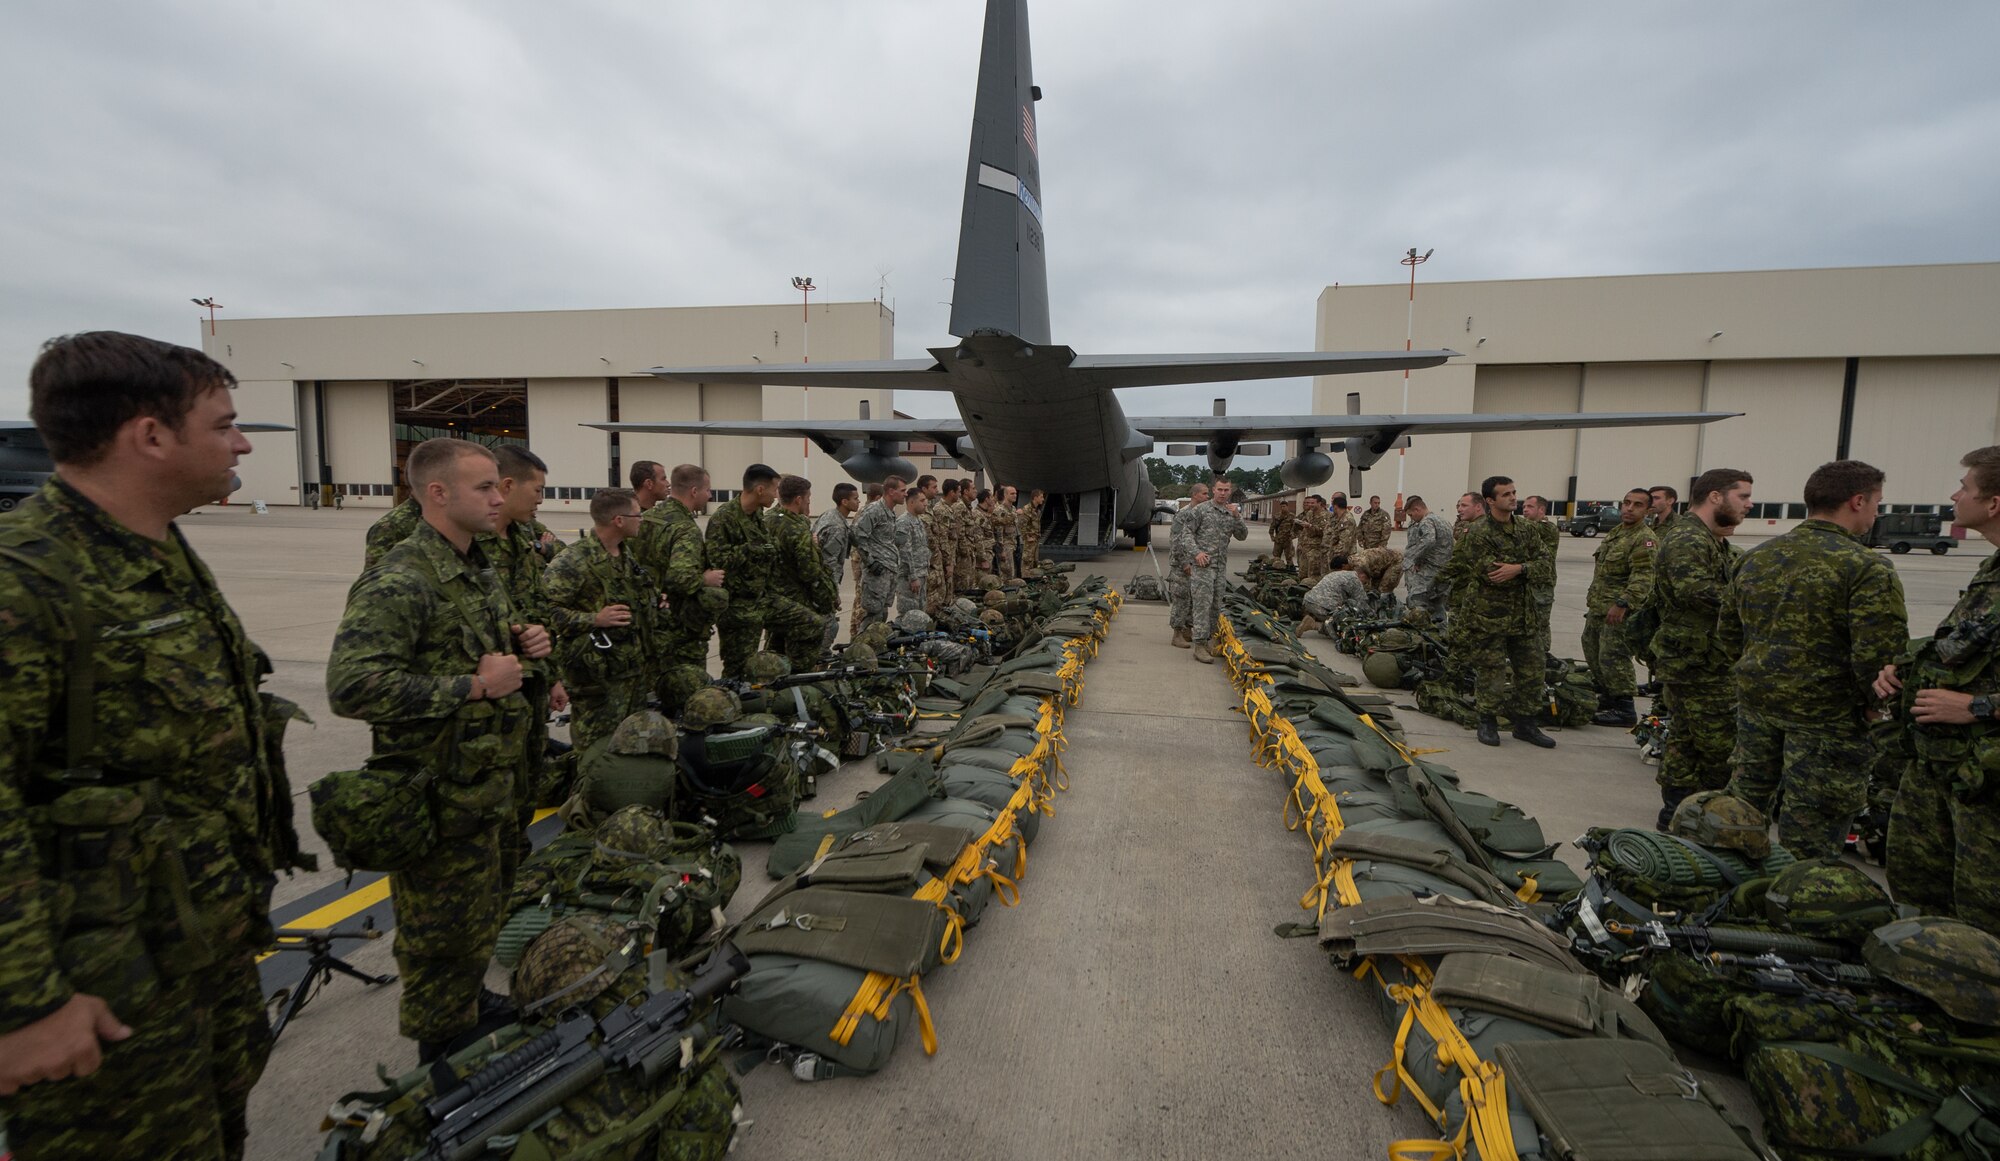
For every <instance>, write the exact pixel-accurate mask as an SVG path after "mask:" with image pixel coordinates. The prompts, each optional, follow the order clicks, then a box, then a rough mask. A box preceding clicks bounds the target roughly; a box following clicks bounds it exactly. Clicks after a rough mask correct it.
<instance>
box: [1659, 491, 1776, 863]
mask: <svg viewBox="0 0 2000 1161" xmlns="http://www.w3.org/2000/svg"><path fill="white" fill-rule="evenodd" d="M1751 483H1752V481H1751V479H1750V473H1748V472H1744V471H1739V470H1737V469H1735V468H1711V469H1709V470H1708V471H1706V472H1703V473H1702V474H1701V478H1700V479H1697V480H1696V481H1695V482H1694V489H1693V491H1692V492H1691V493H1690V495H1691V496H1692V498H1693V503H1692V505H1691V507H1690V508H1689V510H1688V514H1687V516H1686V517H1685V518H1683V519H1679V520H1676V521H1675V522H1674V525H1673V527H1671V528H1669V529H1667V531H1666V532H1665V533H1664V534H1663V535H1662V536H1661V537H1660V546H1659V550H1658V552H1657V553H1656V554H1655V556H1654V559H1653V599H1652V607H1653V609H1654V610H1655V611H1656V613H1657V615H1658V617H1659V622H1660V627H1659V631H1658V632H1657V633H1655V634H1654V636H1653V648H1654V653H1655V656H1654V661H1655V663H1656V664H1655V668H1654V670H1653V672H1654V674H1655V675H1656V676H1657V677H1658V678H1659V680H1660V701H1661V702H1662V703H1663V708H1665V710H1666V711H1667V714H1668V716H1669V717H1670V718H1671V719H1672V722H1673V725H1672V727H1671V728H1670V729H1669V730H1668V731H1667V745H1666V752H1665V753H1664V754H1663V755H1662V756H1661V759H1660V770H1659V774H1658V780H1659V783H1660V799H1661V806H1660V817H1659V820H1658V822H1657V824H1656V828H1657V829H1659V830H1665V829H1666V828H1667V823H1668V821H1669V820H1670V819H1671V818H1672V817H1673V813H1674V808H1675V807H1676V806H1679V805H1680V802H1681V799H1683V798H1686V797H1687V796H1688V795H1690V794H1693V793H1695V792H1696V791H1701V790H1720V789H1722V788H1723V787H1724V786H1727V785H1728V784H1729V777H1730V773H1731V767H1730V751H1731V750H1733V749H1734V748H1735V745H1736V680H1735V678H1734V677H1732V676H1731V675H1730V667H1731V666H1733V665H1735V664H1736V656H1737V655H1736V654H1734V653H1728V652H1725V651H1724V650H1723V648H1722V646H1721V644H1720V642H1718V641H1717V640H1716V633H1715V625H1716V614H1717V612H1718V611H1719V610H1720V609H1721V608H1722V602H1723V599H1724V597H1725V596H1726V595H1727V593H1728V591H1729V578H1730V576H1731V575H1732V574H1733V573H1734V572H1735V571H1736V559H1737V552H1736V548H1735V546H1734V545H1732V544H1730V543H1729V540H1728V537H1729V536H1730V535H1731V534H1733V533H1734V532H1735V531H1736V528H1737V526H1738V525H1740V524H1741V523H1742V522H1743V518H1744V516H1746V515H1748V513H1749V511H1750V494H1751Z"/></svg>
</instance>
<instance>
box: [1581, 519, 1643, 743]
mask: <svg viewBox="0 0 2000 1161" xmlns="http://www.w3.org/2000/svg"><path fill="white" fill-rule="evenodd" d="M1651 503H1652V498H1651V497H1650V496H1648V495H1647V494H1646V491H1645V489H1643V488H1633V489H1632V490H1631V491H1628V492H1626V493H1625V501H1624V503H1622V504H1621V505H1619V508H1618V516H1619V519H1620V523H1619V525H1618V527H1616V528H1613V529H1612V530H1611V531H1610V532H1609V533H1607V534H1606V535H1605V537H1604V539H1603V540H1602V541H1600V542H1599V543H1598V546H1597V568H1596V571H1595V572H1593V573H1592V574H1591V577H1590V591H1589V592H1588V593H1587V594H1586V595H1585V597H1584V602H1585V609H1584V617H1583V659H1584V661H1585V662H1586V663H1587V664H1589V666H1590V678H1591V680H1592V681H1593V682H1595V683H1596V685H1597V715H1596V716H1595V717H1593V718H1592V719H1591V721H1592V722H1594V723H1595V724H1597V725H1600V726H1627V727H1629V726H1633V725H1637V724H1638V721H1639V714H1638V710H1637V709H1635V708H1634V707H1633V705H1632V699H1633V698H1634V697H1636V696H1637V695H1638V693H1639V683H1638V678H1637V676H1636V675H1635V674H1634V673H1633V672H1632V644H1631V642H1630V641H1629V640H1628V639H1627V637H1626V634H1625V627H1626V621H1627V619H1628V618H1629V617H1630V616H1631V614H1632V610H1634V609H1640V608H1644V607H1645V606H1646V603H1647V602H1648V601H1650V600H1651V599H1652V597H1653V553H1654V550H1655V549H1657V548H1658V547H1659V544H1658V540H1657V537H1656V536H1655V534H1654V532H1653V530H1652V529H1651V528H1648V527H1646V524H1645V520H1646V510H1647V508H1648V507H1649V506H1650V505H1651Z"/></svg>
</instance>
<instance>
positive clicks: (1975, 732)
mask: <svg viewBox="0 0 2000 1161" xmlns="http://www.w3.org/2000/svg"><path fill="white" fill-rule="evenodd" d="M1959 462H1960V464H1961V465H1962V466H1963V467H1964V468H1965V469H1966V472H1965V475H1964V477H1963V478H1962V479H1961V480H1960V481H1959V485H1958V491H1957V492H1956V493H1955V494H1953V496H1952V503H1953V504H1954V505H1955V507H1956V511H1955V513H1954V518H1953V523H1955V524H1959V525H1962V526H1964V527H1966V528H1969V529H1971V530H1972V531H1974V532H1977V533H1979V534H1980V535H1981V536H1984V537H1985V538H1986V539H1987V540H1988V541H1990V542H1992V543H1993V544H1995V545H1996V546H2000V446H1995V447H1985V448H1980V449H1979V450H1978V451H1975V452H1972V453H1970V454H1968V455H1967V456H1966V457H1965V458H1964V459H1963V460H1961V461H1959ZM1910 644H1911V646H1912V647H1913V653H1914V656H1913V657H1912V658H1910V659H1908V660H1905V661H1903V662H1902V664H1900V665H1891V666H1889V667H1887V668H1886V669H1884V670H1883V671H1882V673H1881V674H1880V675H1879V676H1878V677H1877V679H1876V685H1875V692H1876V693H1877V694H1878V695H1880V696H1883V697H1891V698H1895V699H1896V703H1897V706H1898V710H1899V713H1898V719H1899V720H1900V721H1903V722H1906V723H1908V726H1909V732H1908V737H1907V751H1906V752H1907V753H1908V756H1909V764H1908V766H1907V767H1906V768H1905V771H1904V773H1903V778H1902V782H1901V784H1900V786H1899V787H1898V789H1897V791H1896V806H1895V814H1894V817H1893V821H1891V822H1890V824H1889V843H1888V857H1887V860H1886V866H1887V868H1888V872H1889V886H1890V888H1891V889H1892V890H1893V891H1894V892H1895V894H1896V898H1897V899H1899V900H1901V901H1903V902H1905V903H1911V904H1914V905H1915V906H1917V907H1918V908H1919V909H1920V910H1922V911H1923V912H1924V913H1925V914H1927V915H1950V916H1955V917H1957V918H1958V919H1961V920H1964V921H1965V922H1967V923H1970V924H1972V925H1973V926H1975V927H1979V928H1983V929H1984V930H1986V931H1989V932H1995V931H2000V805H1996V804H2000V797H1996V796H2000V712H1996V710H1995V705H1996V703H2000V554H1996V555H1992V556H1988V557H1987V558H1986V559H1985V560H1984V561H1983V562H1981V564H1980V566H1979V571H1978V572H1976V573H1974V574H1973V577H1972V583H1971V584H1969V585H1967V586H1966V588H1965V591H1964V592H1963V593H1961V594H1959V598H1958V603H1957V604H1956V605H1954V606H1953V607H1952V610H1951V613H1950V614H1949V615H1948V616H1946V617H1945V619H1944V620H1943V621H1942V622H1940V623H1939V625H1938V628H1937V632H1936V633H1934V634H1932V635H1931V636H1930V637H1929V638H1928V639H1926V640H1922V641H1913V642H1911V643H1910Z"/></svg>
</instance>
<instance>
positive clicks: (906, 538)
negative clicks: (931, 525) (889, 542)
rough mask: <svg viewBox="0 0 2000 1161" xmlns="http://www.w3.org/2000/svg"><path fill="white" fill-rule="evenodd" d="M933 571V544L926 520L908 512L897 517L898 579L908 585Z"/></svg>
mask: <svg viewBox="0 0 2000 1161" xmlns="http://www.w3.org/2000/svg"><path fill="white" fill-rule="evenodd" d="M930 571H931V542H930V537H929V535H928V534H927V533H926V532H925V531H924V518H923V517H922V516H912V515H910V514H909V513H908V512H905V513H903V514H902V515H901V516H898V517H896V579H897V581H898V583H900V584H905V585H907V584H908V583H909V582H911V581H913V580H922V579H924V577H925V576H927V575H929V573H930Z"/></svg>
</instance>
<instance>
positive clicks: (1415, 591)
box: [1403, 496, 1452, 621]
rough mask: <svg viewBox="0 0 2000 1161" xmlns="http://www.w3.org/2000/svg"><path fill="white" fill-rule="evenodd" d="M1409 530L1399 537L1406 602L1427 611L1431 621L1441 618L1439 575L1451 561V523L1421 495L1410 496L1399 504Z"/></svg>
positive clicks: (1441, 587) (1442, 598) (1442, 617)
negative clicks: (1406, 592) (1406, 594)
mask: <svg viewBox="0 0 2000 1161" xmlns="http://www.w3.org/2000/svg"><path fill="white" fill-rule="evenodd" d="M1403 514H1404V515H1405V516H1406V517H1407V518H1408V519H1409V531H1408V532H1406V533H1405V534H1404V537H1403V584H1404V588H1405V589H1406V590H1407V591H1408V593H1409V597H1410V604H1412V605H1414V606H1416V607H1417V608H1420V609H1423V610H1425V611H1426V612H1428V613H1430V615H1431V619H1432V620H1433V621H1442V620H1444V615H1445V590H1444V586H1443V584H1442V583H1441V582H1440V580H1439V577H1440V576H1441V575H1442V574H1443V572H1444V568H1445V565H1447V564H1449V563H1451V545H1452V538H1451V525H1449V524H1446V523H1445V522H1444V517H1442V516H1439V515H1438V514H1437V513H1435V512H1432V511H1431V509H1430V505H1428V504H1426V503H1424V498H1423V497H1422V496H1411V497H1410V500H1409V502H1408V503H1407V504H1404V505H1403Z"/></svg>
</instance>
